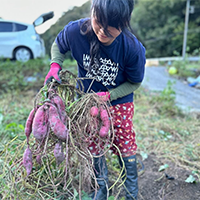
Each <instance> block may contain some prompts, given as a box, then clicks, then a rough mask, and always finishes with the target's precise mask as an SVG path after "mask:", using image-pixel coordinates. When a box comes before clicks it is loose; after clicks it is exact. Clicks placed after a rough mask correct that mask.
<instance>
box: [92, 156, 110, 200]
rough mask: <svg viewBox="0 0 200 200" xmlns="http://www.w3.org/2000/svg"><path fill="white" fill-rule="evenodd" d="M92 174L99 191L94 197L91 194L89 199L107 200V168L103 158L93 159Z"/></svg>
mask: <svg viewBox="0 0 200 200" xmlns="http://www.w3.org/2000/svg"><path fill="white" fill-rule="evenodd" d="M94 168H95V169H94V172H95V175H96V178H97V183H98V185H99V189H98V191H97V194H96V197H95V192H93V193H92V195H91V198H92V199H93V200H107V196H108V193H109V192H108V168H107V165H106V159H105V156H101V157H99V158H94Z"/></svg>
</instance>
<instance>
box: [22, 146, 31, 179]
mask: <svg viewBox="0 0 200 200" xmlns="http://www.w3.org/2000/svg"><path fill="white" fill-rule="evenodd" d="M23 165H24V167H25V169H26V172H27V176H29V175H30V173H31V170H32V167H33V163H32V152H31V150H30V149H29V147H28V148H27V149H26V150H25V152H24V155H23Z"/></svg>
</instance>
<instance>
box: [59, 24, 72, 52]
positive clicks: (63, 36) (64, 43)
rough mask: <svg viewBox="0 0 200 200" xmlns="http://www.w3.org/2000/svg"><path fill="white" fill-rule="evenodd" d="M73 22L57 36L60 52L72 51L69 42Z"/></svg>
mask: <svg viewBox="0 0 200 200" xmlns="http://www.w3.org/2000/svg"><path fill="white" fill-rule="evenodd" d="M71 23H72V22H70V23H69V24H67V25H66V26H65V27H64V29H63V30H62V31H60V32H59V33H58V35H57V37H56V40H55V42H56V44H57V45H58V48H59V50H60V53H62V54H65V53H67V52H68V51H70V44H69V27H70V25H71Z"/></svg>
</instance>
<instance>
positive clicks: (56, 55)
mask: <svg viewBox="0 0 200 200" xmlns="http://www.w3.org/2000/svg"><path fill="white" fill-rule="evenodd" d="M64 60H65V54H62V53H60V50H59V48H58V45H57V44H56V42H54V43H53V44H52V46H51V62H50V64H52V63H58V64H59V65H60V66H61V67H62V64H63V61H64Z"/></svg>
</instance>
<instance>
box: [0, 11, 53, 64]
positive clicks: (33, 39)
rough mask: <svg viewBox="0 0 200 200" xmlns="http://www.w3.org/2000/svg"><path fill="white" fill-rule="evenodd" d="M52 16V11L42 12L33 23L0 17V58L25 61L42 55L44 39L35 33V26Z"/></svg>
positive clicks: (43, 54)
mask: <svg viewBox="0 0 200 200" xmlns="http://www.w3.org/2000/svg"><path fill="white" fill-rule="evenodd" d="M53 16H54V13H53V12H49V13H46V14H43V15H41V16H40V17H38V18H37V19H36V20H35V21H34V22H33V24H27V23H21V22H16V21H7V20H3V19H0V58H9V59H13V60H18V61H22V62H26V61H28V60H29V59H34V58H40V57H44V56H45V45H44V41H43V39H42V38H41V37H40V36H39V35H38V34H37V32H36V30H35V27H36V26H38V25H41V24H43V23H44V22H45V21H47V20H49V19H51V18H52V17H53Z"/></svg>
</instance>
